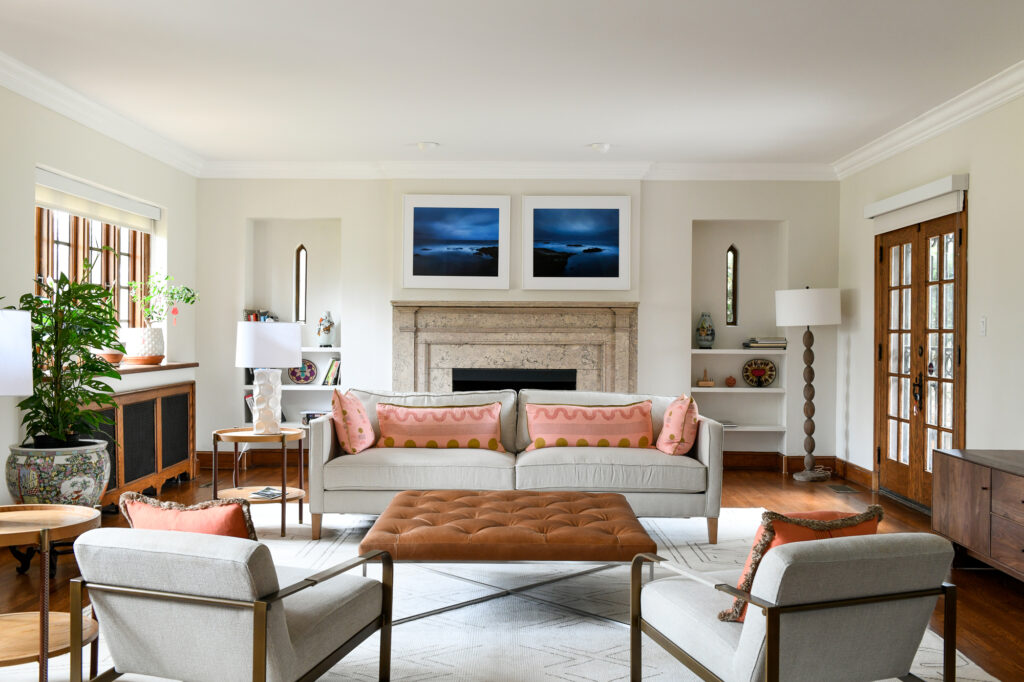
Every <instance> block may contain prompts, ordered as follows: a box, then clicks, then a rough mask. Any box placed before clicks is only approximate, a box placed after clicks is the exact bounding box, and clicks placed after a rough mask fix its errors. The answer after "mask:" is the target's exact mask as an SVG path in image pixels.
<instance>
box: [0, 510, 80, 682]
mask: <svg viewBox="0 0 1024 682" xmlns="http://www.w3.org/2000/svg"><path fill="white" fill-rule="evenodd" d="M99 527H100V512H99V510H96V509H92V508H90V507H79V506H75V505H72V504H12V505H5V506H0V547H23V546H26V545H38V547H39V613H38V614H34V613H11V614H5V615H2V616H0V630H2V631H3V632H4V639H3V644H2V645H0V666H7V665H17V664H19V663H26V662H29V661H32V660H38V661H39V680H40V682H46V679H47V677H48V675H49V666H48V665H47V664H48V659H49V657H51V656H59V655H60V654H64V653H67V652H68V650H69V648H70V633H71V617H70V615H69V614H67V613H50V543H52V542H57V541H59V540H68V539H71V538H74V537H77V536H79V535H81V534H82V533H84V532H85V531H87V530H91V529H93V528H99ZM51 630H52V634H53V641H52V642H51V641H50V634H51ZM98 634H99V626H98V625H97V624H96V621H95V620H93V619H91V618H87V619H85V625H84V630H83V642H84V643H88V644H92V650H91V666H90V667H91V668H92V670H93V672H92V675H93V676H95V674H96V673H95V668H96V664H97V658H96V656H97V650H96V639H97V637H98ZM37 644H38V650H36V645H37Z"/></svg>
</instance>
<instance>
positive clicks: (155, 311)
mask: <svg viewBox="0 0 1024 682" xmlns="http://www.w3.org/2000/svg"><path fill="white" fill-rule="evenodd" d="M173 280H174V278H173V277H171V276H170V275H161V274H160V273H158V272H154V273H153V274H152V275H150V277H149V279H148V280H146V281H145V282H134V281H133V282H129V283H128V286H129V288H130V291H131V298H132V300H133V301H135V304H136V305H138V306H140V307H141V308H142V318H143V320H144V321H145V326H144V327H126V328H124V329H122V330H121V339H122V341H123V342H124V348H125V357H124V362H125V364H127V365H159V364H160V363H161V362H162V361H163V359H164V330H163V327H162V326H158V325H162V324H163V323H164V322H166V321H167V316H168V314H169V315H170V316H171V324H175V325H176V324H178V312H179V310H178V305H179V304H182V305H192V304H194V303H198V302H199V294H197V293H196V291H195V290H194V289H192V288H191V287H186V286H174V285H173V284H171V282H172V281H173Z"/></svg>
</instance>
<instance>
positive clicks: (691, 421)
mask: <svg viewBox="0 0 1024 682" xmlns="http://www.w3.org/2000/svg"><path fill="white" fill-rule="evenodd" d="M699 429H700V415H699V414H697V401H696V400H694V399H693V398H691V397H688V396H685V395H681V396H679V397H678V398H676V399H675V400H673V401H672V404H671V405H669V406H668V409H667V410H665V423H664V425H663V426H662V427H661V433H660V434H659V435H658V442H657V444H656V445H655V447H657V448H658V449H659V450H661V451H662V452H664V453H665V454H666V455H686V454H689V452H690V451H691V450H692V449H693V444H694V443H696V442H697V431H698V430H699Z"/></svg>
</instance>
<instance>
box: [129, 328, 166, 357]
mask: <svg viewBox="0 0 1024 682" xmlns="http://www.w3.org/2000/svg"><path fill="white" fill-rule="evenodd" d="M119 335H120V337H121V343H123V344H124V362H125V364H128V365H158V364H160V362H161V361H162V360H163V359H164V330H163V329H162V328H160V327H127V328H122V329H121V331H120V332H119Z"/></svg>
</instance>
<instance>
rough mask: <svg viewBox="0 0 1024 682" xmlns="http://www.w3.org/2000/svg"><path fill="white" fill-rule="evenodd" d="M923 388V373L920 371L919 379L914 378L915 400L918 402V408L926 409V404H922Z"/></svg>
mask: <svg viewBox="0 0 1024 682" xmlns="http://www.w3.org/2000/svg"><path fill="white" fill-rule="evenodd" d="M922 388H923V386H922V383H921V373H920V372H918V373H917V379H915V380H914V400H915V401H916V402H917V409H918V410H922V409H924V406H923V405H921V398H922V397H923V393H922Z"/></svg>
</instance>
